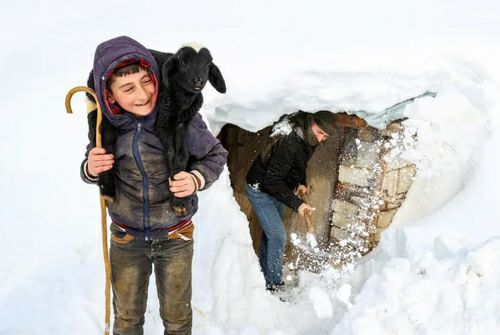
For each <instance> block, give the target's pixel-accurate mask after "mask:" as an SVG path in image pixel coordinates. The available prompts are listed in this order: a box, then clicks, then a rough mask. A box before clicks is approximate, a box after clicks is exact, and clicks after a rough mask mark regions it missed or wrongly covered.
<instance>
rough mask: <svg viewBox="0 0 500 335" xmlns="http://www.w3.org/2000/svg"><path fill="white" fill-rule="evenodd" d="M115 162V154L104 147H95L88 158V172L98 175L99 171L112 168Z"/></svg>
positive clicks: (93, 175)
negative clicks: (108, 152) (109, 152)
mask: <svg viewBox="0 0 500 335" xmlns="http://www.w3.org/2000/svg"><path fill="white" fill-rule="evenodd" d="M114 162H115V160H114V156H113V154H107V153H106V150H104V148H93V149H92V150H90V151H89V156H88V159H87V170H88V173H89V174H90V176H91V177H97V175H99V173H101V172H104V171H108V170H111V168H112V167H113V164H114Z"/></svg>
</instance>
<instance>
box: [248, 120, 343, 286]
mask: <svg viewBox="0 0 500 335" xmlns="http://www.w3.org/2000/svg"><path fill="white" fill-rule="evenodd" d="M334 132H335V127H334V117H333V114H332V113H331V112H328V111H319V112H316V113H307V112H303V111H298V112H296V113H294V114H291V115H285V116H284V117H282V118H281V119H280V120H279V121H278V122H277V123H276V124H275V125H274V126H273V130H272V133H271V135H270V137H269V140H268V142H267V144H266V146H265V148H264V150H263V151H262V152H261V153H260V154H259V155H258V156H257V158H256V159H255V160H254V162H253V164H252V166H251V167H250V170H249V171H248V174H247V176H246V182H247V185H246V191H247V194H248V198H249V199H250V201H251V203H252V205H253V208H254V210H255V213H256V215H257V218H258V219H259V222H260V225H261V226H262V230H263V232H262V238H261V242H260V250H259V262H260V266H261V268H262V272H263V273H264V278H265V280H266V288H267V289H268V290H271V291H272V290H275V289H276V288H277V287H279V286H282V285H283V281H282V279H281V277H282V272H283V271H282V266H283V255H284V250H285V243H286V233H285V227H284V224H283V213H284V206H285V205H286V206H288V207H290V208H291V209H292V210H294V211H295V212H298V213H299V214H300V215H301V216H304V210H305V209H309V210H312V207H311V206H310V205H309V204H307V203H305V202H304V201H303V200H302V199H300V198H299V197H298V196H297V194H298V193H299V192H301V193H302V192H303V193H305V194H306V193H307V191H308V188H307V187H306V167H307V162H308V161H309V159H310V158H311V155H312V153H313V151H314V148H315V147H316V146H317V145H318V144H319V143H320V142H323V141H325V140H326V139H327V138H328V137H329V136H331V135H333V134H334ZM307 240H308V243H309V245H311V246H316V245H317V243H316V240H315V238H314V236H313V235H311V236H308V239H307Z"/></svg>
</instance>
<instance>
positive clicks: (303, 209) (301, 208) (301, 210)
mask: <svg viewBox="0 0 500 335" xmlns="http://www.w3.org/2000/svg"><path fill="white" fill-rule="evenodd" d="M306 209H308V210H310V211H313V210H314V208H312V207H311V206H309V205H308V204H306V203H305V202H304V203H302V205H300V207H299V209H298V212H299V214H300V216H302V217H304V215H305V213H304V211H305V210H306Z"/></svg>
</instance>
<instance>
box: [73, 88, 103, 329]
mask: <svg viewBox="0 0 500 335" xmlns="http://www.w3.org/2000/svg"><path fill="white" fill-rule="evenodd" d="M82 91H83V92H87V93H89V94H90V95H92V96H93V97H94V99H95V101H96V104H97V125H96V130H95V134H96V135H95V143H96V147H97V148H102V141H101V131H100V129H101V122H102V110H101V106H99V101H98V100H97V95H96V94H95V92H94V91H93V90H92V89H90V88H88V87H86V86H77V87H75V88H72V89H71V90H70V91H69V92H68V94H66V112H68V113H73V111H72V110H71V98H72V97H73V94H75V93H76V92H82ZM99 201H100V203H101V228H102V254H103V257H104V267H105V271H106V288H105V295H106V298H105V299H106V302H105V304H106V315H105V316H104V334H105V335H109V330H110V322H109V319H110V286H111V281H110V265H109V256H108V230H107V224H106V201H105V198H104V196H103V195H102V194H99Z"/></svg>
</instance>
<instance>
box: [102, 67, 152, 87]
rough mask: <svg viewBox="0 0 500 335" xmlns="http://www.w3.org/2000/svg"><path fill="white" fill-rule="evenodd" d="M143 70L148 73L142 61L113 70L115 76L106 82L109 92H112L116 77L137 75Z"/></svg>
mask: <svg viewBox="0 0 500 335" xmlns="http://www.w3.org/2000/svg"><path fill="white" fill-rule="evenodd" d="M141 70H144V71H148V68H147V67H146V66H144V65H143V64H141V62H140V61H137V62H134V63H129V64H126V65H124V66H118V67H117V68H116V69H114V70H113V74H112V75H111V77H109V79H108V80H107V81H106V88H107V89H108V91H111V84H112V83H113V81H114V78H115V77H123V76H126V75H129V74H132V73H137V72H139V71H141Z"/></svg>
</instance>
